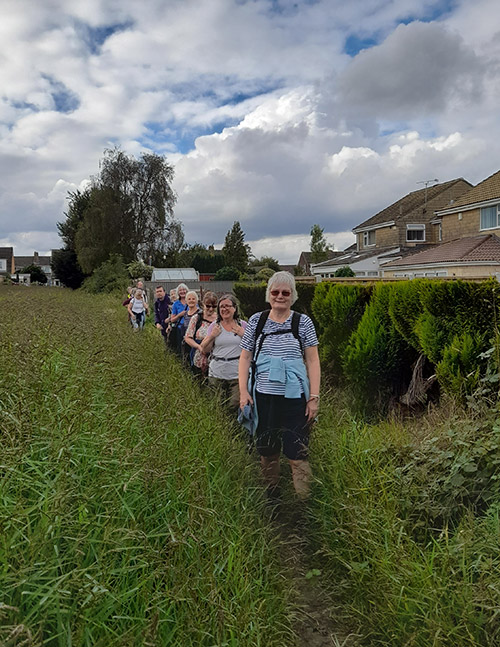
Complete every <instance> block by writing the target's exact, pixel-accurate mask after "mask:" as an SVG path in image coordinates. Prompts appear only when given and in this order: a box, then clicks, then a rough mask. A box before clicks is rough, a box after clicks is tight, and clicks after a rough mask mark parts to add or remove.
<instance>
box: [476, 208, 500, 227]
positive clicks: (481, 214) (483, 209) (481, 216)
mask: <svg viewBox="0 0 500 647" xmlns="http://www.w3.org/2000/svg"><path fill="white" fill-rule="evenodd" d="M495 207H496V209H497V224H496V225H494V226H493V227H483V212H484V211H485V210H486V209H494V208H495ZM498 228H500V204H494V205H492V206H491V207H481V212H480V216H479V231H488V229H498Z"/></svg>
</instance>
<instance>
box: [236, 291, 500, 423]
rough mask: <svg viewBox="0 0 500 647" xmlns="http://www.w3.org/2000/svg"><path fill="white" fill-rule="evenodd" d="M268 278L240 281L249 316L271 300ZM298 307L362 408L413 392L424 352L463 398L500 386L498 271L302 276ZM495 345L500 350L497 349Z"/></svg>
mask: <svg viewBox="0 0 500 647" xmlns="http://www.w3.org/2000/svg"><path fill="white" fill-rule="evenodd" d="M265 290H266V286H265V284H264V283H262V284H260V285H245V284H237V285H235V288H234V291H235V294H236V296H237V298H238V299H239V301H240V304H241V310H242V312H243V314H244V316H245V317H246V318H248V317H250V316H251V315H252V314H253V313H255V312H259V311H262V310H265V309H267V308H269V304H267V303H266V301H265ZM297 290H298V294H299V299H298V301H297V302H296V304H295V305H294V310H297V311H298V312H304V313H306V314H308V315H309V316H311V317H312V319H313V321H314V323H315V325H316V329H317V332H318V337H319V342H320V356H321V360H322V364H323V373H324V375H325V377H327V379H329V380H330V381H331V382H332V383H333V384H337V385H338V384H342V385H345V386H347V387H348V389H349V391H350V392H351V393H352V395H353V396H354V404H355V408H356V409H357V410H359V411H362V412H364V413H373V412H375V411H376V412H379V413H384V412H385V411H386V410H387V408H388V407H389V405H390V403H391V401H393V400H394V399H397V398H398V397H399V396H401V395H402V394H403V393H405V392H406V390H407V389H408V386H409V384H410V381H411V378H412V372H413V368H414V366H415V364H416V361H417V359H418V358H419V356H420V355H423V357H424V358H425V360H426V371H427V374H428V375H430V374H431V373H435V374H436V375H437V378H438V382H439V385H440V387H441V390H442V391H443V392H444V393H447V394H449V395H451V396H453V397H455V398H457V399H458V400H459V401H462V402H465V401H466V400H467V398H468V397H469V396H471V395H472V394H473V393H475V392H476V391H477V390H478V389H481V392H482V394H485V393H486V394H488V392H491V391H493V390H494V389H495V388H496V386H497V377H496V376H497V375H498V370H499V363H500V362H499V360H498V357H499V356H500V344H499V343H497V342H498V340H499V339H500V337H499V333H498V319H499V312H500V286H499V284H498V282H497V281H496V280H494V279H490V280H487V281H484V282H482V283H473V282H471V281H460V280H456V281H436V280H429V279H417V280H412V281H404V282H399V283H382V284H377V285H345V284H338V283H327V282H324V283H319V284H316V285H309V284H300V283H299V284H298V285H297ZM495 349H496V350H495Z"/></svg>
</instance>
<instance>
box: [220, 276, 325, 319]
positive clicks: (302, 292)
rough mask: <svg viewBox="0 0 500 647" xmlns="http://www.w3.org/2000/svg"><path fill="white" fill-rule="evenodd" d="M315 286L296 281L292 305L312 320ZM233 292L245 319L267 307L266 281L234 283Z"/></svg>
mask: <svg viewBox="0 0 500 647" xmlns="http://www.w3.org/2000/svg"><path fill="white" fill-rule="evenodd" d="M315 287H316V286H315V285H312V284H307V283H298V284H297V294H298V297H299V298H298V299H297V301H296V302H295V304H294V305H293V309H294V310H296V311H297V312H303V313H304V314H307V315H309V316H310V317H311V319H313V321H314V315H313V311H312V307H311V303H312V300H313V297H314V289H315ZM233 292H234V295H235V296H236V298H237V299H238V301H239V303H240V307H241V312H242V314H243V316H244V317H245V318H246V319H248V318H249V317H251V316H252V315H253V314H255V313H256V312H262V310H268V309H269V303H267V301H266V283H259V284H258V285H251V284H250V285H249V284H247V283H236V284H235V285H234V288H233Z"/></svg>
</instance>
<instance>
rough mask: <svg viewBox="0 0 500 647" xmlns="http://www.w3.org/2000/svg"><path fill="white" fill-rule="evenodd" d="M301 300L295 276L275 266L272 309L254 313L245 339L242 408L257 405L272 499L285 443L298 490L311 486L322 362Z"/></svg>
mask: <svg viewBox="0 0 500 647" xmlns="http://www.w3.org/2000/svg"><path fill="white" fill-rule="evenodd" d="M296 300H297V290H296V287H295V279H294V277H293V276H292V275H291V274H290V273H289V272H276V273H275V274H274V275H273V276H272V277H271V278H270V279H269V282H268V284H267V291H266V301H267V302H268V303H269V304H270V305H271V310H270V311H268V312H266V313H264V315H263V313H257V314H255V315H252V317H250V320H249V321H248V326H247V328H246V331H245V334H244V336H243V339H242V340H241V348H242V351H241V357H240V361H239V387H240V408H241V409H244V407H245V405H254V407H253V409H254V411H253V415H254V424H256V430H255V440H256V447H257V451H258V453H259V454H260V457H261V467H262V473H263V476H264V481H265V483H266V486H267V493H268V496H269V498H270V499H271V500H276V499H277V497H279V475H280V464H279V461H280V454H281V450H282V448H283V453H284V455H285V456H286V458H288V460H289V462H290V465H291V468H292V478H293V484H294V488H295V492H296V494H297V496H298V497H299V498H300V499H306V498H307V497H308V496H309V492H310V484H311V468H310V465H309V461H308V445H309V433H310V429H311V424H312V423H313V421H314V419H315V418H316V414H317V413H318V404H319V386H320V378H321V368H320V362H319V354H318V338H317V336H316V331H315V329H314V324H313V322H312V321H311V319H310V318H309V317H308V316H307V315H304V314H301V315H300V316H299V315H298V314H295V315H294V313H293V311H292V305H293V304H294V303H295V301H296ZM263 321H265V323H263V326H262V322H263ZM259 323H260V325H261V326H262V330H261V331H259V330H258V328H259V327H260V326H259ZM294 326H295V329H294ZM256 337H258V338H256ZM252 360H253V366H254V368H253V369H252V370H253V371H255V372H254V375H253V376H250V379H249V371H250V367H251V364H252ZM250 391H252V392H251V393H250Z"/></svg>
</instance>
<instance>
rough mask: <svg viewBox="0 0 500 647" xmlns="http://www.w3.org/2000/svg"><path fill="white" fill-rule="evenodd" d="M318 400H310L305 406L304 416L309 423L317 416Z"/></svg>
mask: <svg viewBox="0 0 500 647" xmlns="http://www.w3.org/2000/svg"><path fill="white" fill-rule="evenodd" d="M318 409H319V398H310V399H309V400H308V401H307V404H306V416H307V419H308V421H309V422H314V420H315V419H316V416H317V415H318Z"/></svg>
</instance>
